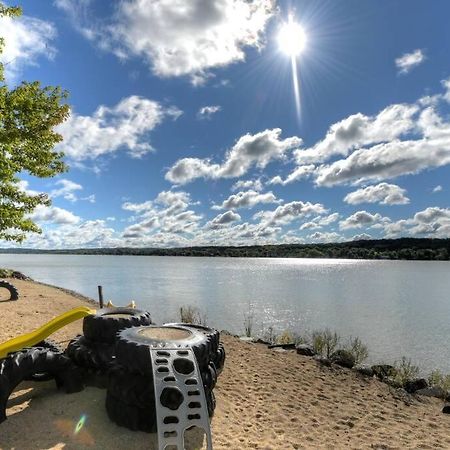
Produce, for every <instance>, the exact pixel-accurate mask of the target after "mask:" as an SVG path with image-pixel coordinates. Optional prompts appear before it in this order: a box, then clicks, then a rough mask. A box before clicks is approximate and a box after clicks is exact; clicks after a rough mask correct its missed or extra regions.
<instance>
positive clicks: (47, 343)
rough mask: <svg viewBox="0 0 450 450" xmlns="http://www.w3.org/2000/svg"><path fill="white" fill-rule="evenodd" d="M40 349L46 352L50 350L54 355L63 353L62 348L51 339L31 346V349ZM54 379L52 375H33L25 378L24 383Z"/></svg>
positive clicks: (44, 373)
mask: <svg viewBox="0 0 450 450" xmlns="http://www.w3.org/2000/svg"><path fill="white" fill-rule="evenodd" d="M36 347H40V348H44V349H47V350H50V351H52V352H54V353H63V350H62V348H61V347H60V346H59V345H58V344H57V343H56V342H54V341H52V340H51V339H44V340H43V341H41V342H39V343H37V344H36V345H33V348H36ZM54 378H55V375H54V374H53V373H48V372H42V373H34V374H33V375H31V377H30V378H27V379H26V380H25V381H50V380H53V379H54Z"/></svg>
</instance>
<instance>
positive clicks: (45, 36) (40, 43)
mask: <svg viewBox="0 0 450 450" xmlns="http://www.w3.org/2000/svg"><path fill="white" fill-rule="evenodd" d="M0 37H2V38H4V40H5V47H4V49H3V52H2V53H0V62H2V63H3V64H5V76H6V78H7V80H8V81H11V82H15V81H17V77H18V75H19V72H20V71H21V70H22V69H23V68H24V67H25V66H36V65H38V59H39V58H40V57H44V58H48V59H52V58H53V57H54V56H55V53H56V51H55V49H54V47H53V46H52V45H51V41H52V40H53V39H54V38H55V37H56V28H55V27H54V25H53V24H52V23H50V22H46V21H44V20H40V19H36V18H34V17H28V16H22V17H19V18H10V17H0Z"/></svg>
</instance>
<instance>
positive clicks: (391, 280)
mask: <svg viewBox="0 0 450 450" xmlns="http://www.w3.org/2000/svg"><path fill="white" fill-rule="evenodd" d="M0 266H5V267H11V268H14V269H16V270H20V271H23V272H25V273H26V274H28V275H30V276H31V277H33V278H35V279H37V280H39V281H43V282H46V283H50V284H55V285H60V286H63V287H66V288H68V289H73V290H75V291H79V292H81V293H83V294H85V295H87V296H90V297H92V298H96V296H97V285H99V284H101V285H103V287H104V292H105V298H106V299H108V300H109V299H111V300H112V301H113V303H115V304H127V303H128V302H129V301H130V300H135V301H136V303H137V305H138V307H141V308H145V309H148V310H149V311H150V312H151V313H152V316H153V317H154V319H155V320H156V321H157V322H159V323H161V322H166V321H173V320H174V319H177V316H178V311H179V307H180V306H182V305H193V306H197V307H199V308H200V309H201V310H202V311H204V312H205V313H206V315H207V318H208V323H209V324H210V325H211V326H215V327H217V328H219V329H228V330H230V331H232V332H235V333H238V334H239V333H242V332H243V330H244V316H245V315H246V314H248V313H251V314H252V315H253V317H254V319H253V320H254V330H255V331H257V332H259V333H263V332H264V330H267V329H268V328H269V327H273V328H274V330H275V331H276V332H282V331H283V330H285V329H291V330H292V331H295V332H299V333H305V332H310V331H312V330H314V329H320V328H325V327H329V328H331V329H335V330H336V331H338V332H339V333H340V334H342V335H343V336H349V335H353V336H359V337H361V338H362V339H363V341H365V342H366V343H367V344H368V346H369V348H370V353H371V360H372V361H379V360H385V361H388V362H392V361H393V360H395V359H398V358H399V357H400V356H402V355H406V356H409V357H412V358H413V359H414V360H417V361H418V362H419V363H420V364H421V365H422V366H433V367H438V368H441V369H442V370H446V371H450V347H449V346H447V345H445V344H444V343H445V342H447V341H448V339H449V338H450V298H449V292H450V277H449V276H448V274H449V269H450V263H449V262H420V261H417V262H415V261H365V260H335V259H292V258H280V259H264V258H247V259H245V258H177V257H133V256H78V255H0Z"/></svg>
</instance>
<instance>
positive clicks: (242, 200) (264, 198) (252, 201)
mask: <svg viewBox="0 0 450 450" xmlns="http://www.w3.org/2000/svg"><path fill="white" fill-rule="evenodd" d="M277 202H279V200H277V198H276V196H275V195H274V194H273V193H272V192H266V193H265V194H261V193H259V192H256V191H252V190H250V191H242V192H238V193H237V194H234V195H230V196H229V197H228V198H227V199H226V200H224V201H223V202H222V204H221V205H215V206H213V209H239V208H253V207H254V206H255V205H257V204H258V203H277Z"/></svg>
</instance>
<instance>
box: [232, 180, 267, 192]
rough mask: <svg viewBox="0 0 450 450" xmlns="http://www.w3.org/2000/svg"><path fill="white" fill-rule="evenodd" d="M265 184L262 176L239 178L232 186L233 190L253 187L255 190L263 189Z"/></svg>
mask: <svg viewBox="0 0 450 450" xmlns="http://www.w3.org/2000/svg"><path fill="white" fill-rule="evenodd" d="M263 188H264V185H263V183H262V181H261V178H257V179H256V180H239V181H236V183H234V184H233V186H231V190H232V191H239V190H241V189H252V190H253V191H258V192H259V191H262V190H263Z"/></svg>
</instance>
